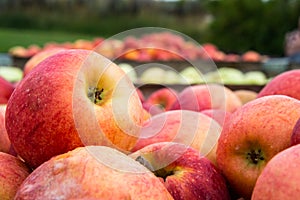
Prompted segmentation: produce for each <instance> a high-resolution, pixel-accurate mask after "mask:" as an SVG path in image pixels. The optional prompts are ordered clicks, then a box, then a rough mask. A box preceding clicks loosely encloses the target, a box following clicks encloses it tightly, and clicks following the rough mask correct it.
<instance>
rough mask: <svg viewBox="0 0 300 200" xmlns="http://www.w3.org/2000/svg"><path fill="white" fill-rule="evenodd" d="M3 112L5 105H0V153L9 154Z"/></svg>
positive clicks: (9, 145)
mask: <svg viewBox="0 0 300 200" xmlns="http://www.w3.org/2000/svg"><path fill="white" fill-rule="evenodd" d="M5 110H6V105H5V104H3V105H0V152H5V153H9V151H10V148H11V143H10V140H9V138H8V135H7V131H6V128H5Z"/></svg>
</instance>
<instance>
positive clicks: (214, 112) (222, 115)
mask: <svg viewBox="0 0 300 200" xmlns="http://www.w3.org/2000/svg"><path fill="white" fill-rule="evenodd" d="M201 113H202V114H205V115H207V116H209V117H211V118H212V119H214V120H215V121H216V122H218V123H219V124H220V126H221V127H223V125H224V123H225V121H226V120H229V119H230V115H231V113H230V112H227V111H225V110H220V109H207V110H202V111H201Z"/></svg>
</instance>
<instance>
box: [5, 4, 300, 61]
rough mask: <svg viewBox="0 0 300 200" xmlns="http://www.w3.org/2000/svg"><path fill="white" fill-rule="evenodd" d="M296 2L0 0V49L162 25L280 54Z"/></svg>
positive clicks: (239, 48) (294, 22) (236, 49)
mask: <svg viewBox="0 0 300 200" xmlns="http://www.w3.org/2000/svg"><path fill="white" fill-rule="evenodd" d="M299 14H300V1H299V0H168V1H167V0H89V1H85V0H0V52H8V50H9V49H10V48H11V47H13V46H15V45H20V46H25V47H26V46H28V45H32V44H37V45H40V46H42V45H44V44H45V43H47V42H49V41H55V42H66V41H69V42H72V41H75V40H77V39H93V38H95V37H104V38H105V37H110V36H113V35H114V34H117V33H120V32H122V31H125V30H128V29H132V28H138V27H145V26H146V27H148V26H155V27H164V28H170V29H172V30H176V31H179V32H182V33H184V34H186V35H188V36H190V37H191V38H193V39H194V40H196V41H197V42H199V43H200V44H202V43H208V42H210V43H213V44H215V45H216V46H217V47H218V48H219V49H221V50H222V51H224V52H226V53H238V54H241V53H243V52H245V51H247V50H255V51H258V52H259V53H261V54H266V55H270V56H275V57H280V56H284V39H285V34H286V33H287V32H290V31H292V30H294V29H297V26H298V18H299Z"/></svg>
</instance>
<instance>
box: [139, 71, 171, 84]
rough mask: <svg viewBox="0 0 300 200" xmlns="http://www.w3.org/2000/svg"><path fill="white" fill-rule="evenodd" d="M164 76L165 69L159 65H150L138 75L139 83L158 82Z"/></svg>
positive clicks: (160, 81)
mask: <svg viewBox="0 0 300 200" xmlns="http://www.w3.org/2000/svg"><path fill="white" fill-rule="evenodd" d="M164 77H165V70H164V69H162V68H160V67H150V68H148V69H146V70H145V71H143V73H142V74H141V76H140V82H141V83H152V84H160V83H162V80H163V79H164Z"/></svg>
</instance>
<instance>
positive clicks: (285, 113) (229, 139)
mask: <svg viewBox="0 0 300 200" xmlns="http://www.w3.org/2000/svg"><path fill="white" fill-rule="evenodd" d="M299 116H300V101H298V100H296V99H294V98H291V97H288V96H284V95H272V96H266V97H261V98H258V99H255V100H253V101H251V102H249V103H247V104H245V105H243V106H242V107H241V108H239V109H238V110H236V111H235V112H234V113H232V115H231V117H230V120H228V121H226V123H225V124H224V126H223V129H222V132H221V135H220V138H219V140H218V146H217V165H218V167H219V169H220V170H221V171H222V173H223V174H224V175H225V177H226V179H227V180H228V182H229V184H230V186H231V188H232V189H233V191H234V192H235V193H237V195H239V196H240V197H243V198H245V199H249V198H250V197H251V193H252V190H253V187H254V185H255V182H256V180H257V177H258V176H259V174H260V173H261V171H262V170H263V169H264V167H265V165H266V164H267V163H268V161H269V160H270V159H271V158H272V157H273V156H274V155H276V154H277V153H279V152H280V151H282V150H284V149H286V148H288V147H290V138H291V134H292V130H293V127H294V125H295V123H296V121H297V120H298V118H299Z"/></svg>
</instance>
